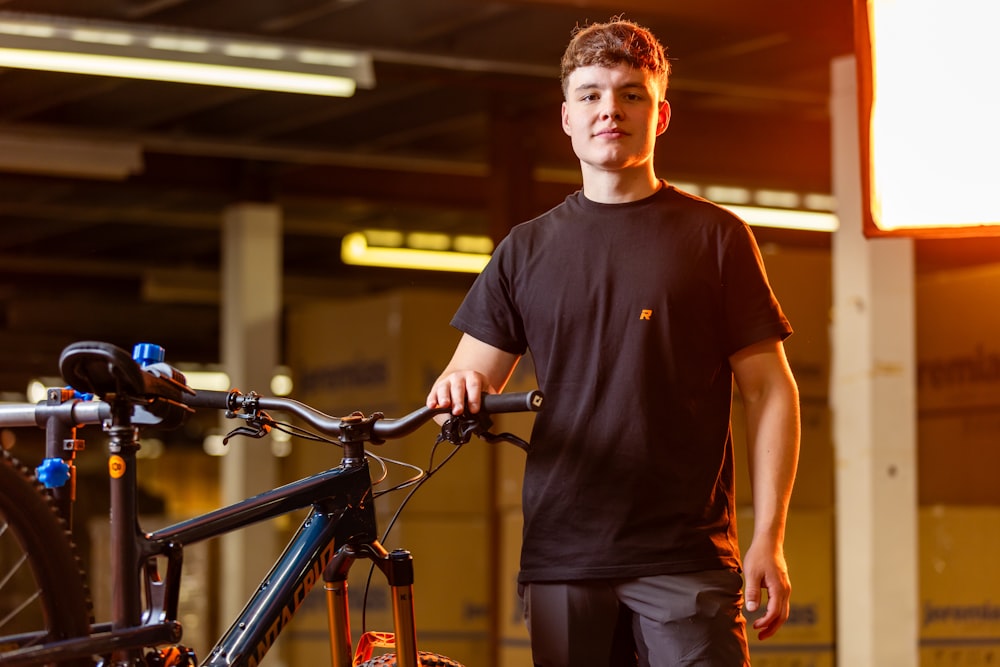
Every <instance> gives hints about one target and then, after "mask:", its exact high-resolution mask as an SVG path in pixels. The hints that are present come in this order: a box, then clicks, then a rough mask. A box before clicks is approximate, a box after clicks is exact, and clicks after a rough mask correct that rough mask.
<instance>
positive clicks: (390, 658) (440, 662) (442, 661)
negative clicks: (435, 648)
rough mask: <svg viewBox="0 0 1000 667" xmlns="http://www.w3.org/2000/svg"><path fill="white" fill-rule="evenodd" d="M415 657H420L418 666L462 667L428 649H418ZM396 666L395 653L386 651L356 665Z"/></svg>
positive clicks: (371, 666)
mask: <svg viewBox="0 0 1000 667" xmlns="http://www.w3.org/2000/svg"><path fill="white" fill-rule="evenodd" d="M417 657H418V658H419V659H420V667H462V664H461V663H459V662H455V661H454V660H452V659H451V658H446V657H445V656H443V655H438V654H437V653H430V652H428V651H418V652H417ZM395 666H396V654H395V653H387V654H385V655H379V656H375V657H373V658H372V659H371V660H366V661H365V662H363V663H361V664H360V665H358V667H395Z"/></svg>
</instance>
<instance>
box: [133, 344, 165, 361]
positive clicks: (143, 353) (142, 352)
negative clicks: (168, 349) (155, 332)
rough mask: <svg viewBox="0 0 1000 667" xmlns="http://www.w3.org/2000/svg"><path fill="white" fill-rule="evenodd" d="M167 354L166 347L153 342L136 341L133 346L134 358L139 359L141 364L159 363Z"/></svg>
mask: <svg viewBox="0 0 1000 667" xmlns="http://www.w3.org/2000/svg"><path fill="white" fill-rule="evenodd" d="M165 356H166V354H165V351H164V349H163V348H162V347H160V346H159V345H155V344H153V343H136V345H135V347H133V348H132V358H133V359H135V360H136V361H138V362H139V365H140V366H149V365H150V364H158V363H160V362H162V361H163V358H164V357H165Z"/></svg>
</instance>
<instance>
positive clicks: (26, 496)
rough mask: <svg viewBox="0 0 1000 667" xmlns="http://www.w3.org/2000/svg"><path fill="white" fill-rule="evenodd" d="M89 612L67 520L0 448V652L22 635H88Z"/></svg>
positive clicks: (80, 662)
mask: <svg viewBox="0 0 1000 667" xmlns="http://www.w3.org/2000/svg"><path fill="white" fill-rule="evenodd" d="M91 615H92V613H91V603H90V596H89V594H88V588H87V585H86V583H85V579H84V575H83V572H82V571H81V569H80V560H79V558H77V555H76V549H75V547H74V545H73V542H72V539H71V538H70V534H69V531H68V530H67V528H66V524H65V522H64V521H63V520H62V519H61V518H60V517H59V515H58V513H57V511H56V509H55V506H54V505H53V503H52V502H51V500H50V499H49V497H48V496H46V495H45V494H44V491H43V490H42V488H41V486H40V485H39V484H38V483H37V482H36V481H35V479H34V478H33V477H32V475H31V474H30V473H29V472H28V471H27V470H26V469H25V468H24V467H23V466H22V465H21V464H20V463H18V461H17V460H16V459H15V458H13V457H12V456H11V455H10V454H8V453H7V452H5V451H0V654H3V653H4V652H7V651H10V650H13V649H15V648H19V647H21V646H24V645H25V644H18V643H16V642H14V640H13V637H15V636H17V635H21V634H23V633H30V632H38V631H43V632H44V635H43V636H42V638H41V639H40V640H39V641H36V642H32V644H35V643H44V642H45V641H52V640H56V639H68V638H70V637H79V636H83V635H86V634H87V633H89V632H90V623H91V620H92V618H91ZM60 664H73V665H92V664H93V663H92V661H90V660H78V661H73V662H71V663H60Z"/></svg>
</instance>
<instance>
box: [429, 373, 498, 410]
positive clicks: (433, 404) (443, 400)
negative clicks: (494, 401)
mask: <svg viewBox="0 0 1000 667" xmlns="http://www.w3.org/2000/svg"><path fill="white" fill-rule="evenodd" d="M484 392H485V393H488V394H495V393H497V389H496V387H493V386H492V385H491V384H490V383H489V380H487V379H486V376H485V375H483V374H482V373H479V372H477V371H454V372H452V373H448V374H447V375H443V376H441V377H440V378H438V380H437V382H435V383H434V386H433V387H432V388H431V390H430V393H428V394H427V407H428V408H431V409H436V408H447V407H450V408H451V414H453V415H460V414H462V413H464V412H465V411H466V410H468V411H469V412H470V413H473V414H475V413H477V412H479V408H480V407H481V404H480V400H481V396H482V394H483V393H484ZM435 419H436V420H437V421H438V423H443V422H444V420H445V419H447V415H438V417H436V418H435Z"/></svg>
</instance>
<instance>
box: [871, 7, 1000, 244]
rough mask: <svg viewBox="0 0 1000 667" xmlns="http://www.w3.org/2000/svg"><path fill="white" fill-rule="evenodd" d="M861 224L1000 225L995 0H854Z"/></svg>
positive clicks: (969, 230) (905, 231) (905, 228)
mask: <svg viewBox="0 0 1000 667" xmlns="http://www.w3.org/2000/svg"><path fill="white" fill-rule="evenodd" d="M855 19H856V22H857V24H858V35H857V37H858V53H857V56H858V66H859V84H860V86H859V93H860V95H859V98H860V101H861V134H862V154H863V156H864V162H863V164H862V171H863V172H864V173H863V181H864V184H865V187H866V192H865V195H866V204H867V206H866V208H867V209H868V210H867V211H866V214H867V215H869V216H870V220H869V221H868V222H869V228H868V229H866V233H869V235H878V234H879V233H893V232H895V233H897V235H907V236H924V235H926V236H931V235H936V236H955V235H964V236H967V235H975V234H997V233H1000V228H998V227H997V226H998V225H1000V198H998V197H997V196H996V187H997V183H998V182H1000V159H998V158H997V156H998V155H1000V123H998V122H997V109H1000V80H998V79H997V76H996V64H997V63H998V62H1000V41H998V40H997V39H996V27H997V25H1000V2H997V0H949V1H948V2H941V0H906V1H905V2H903V1H902V0H855Z"/></svg>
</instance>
